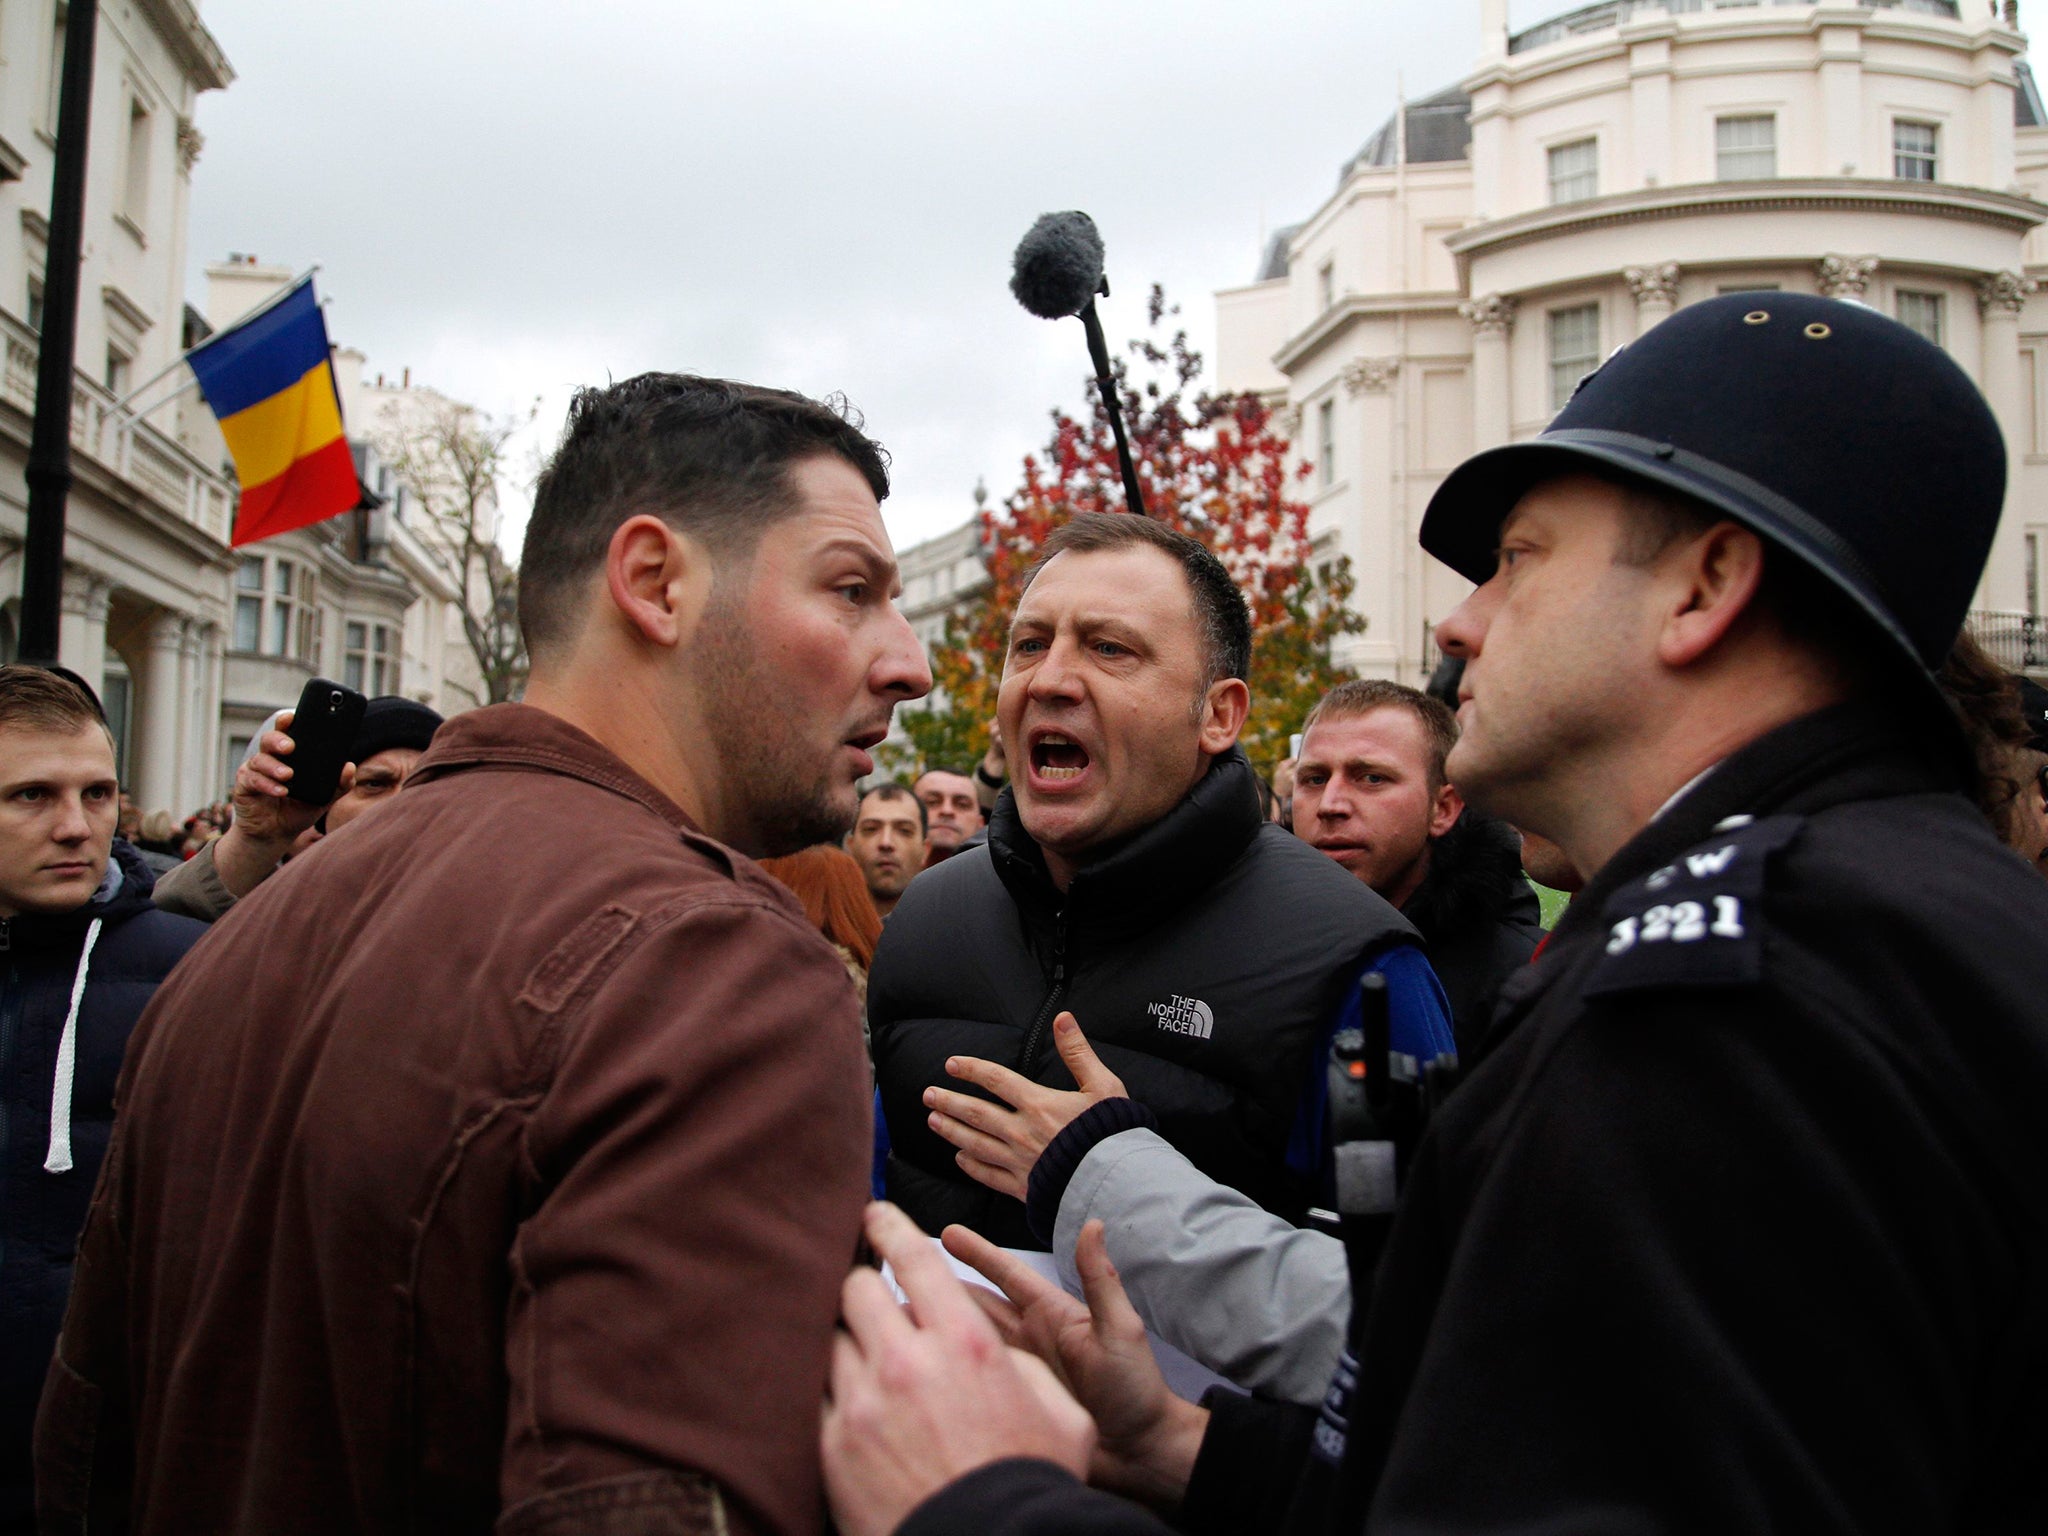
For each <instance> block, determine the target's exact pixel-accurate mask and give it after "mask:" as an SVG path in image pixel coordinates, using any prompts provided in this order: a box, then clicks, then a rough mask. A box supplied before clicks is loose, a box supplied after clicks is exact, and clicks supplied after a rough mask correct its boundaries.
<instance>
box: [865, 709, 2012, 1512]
mask: <svg viewBox="0 0 2048 1536" xmlns="http://www.w3.org/2000/svg"><path fill="white" fill-rule="evenodd" d="M2044 939H2048V885H2044V884H2043V882H2042V881H2041V880H2040V878H2039V877H2038V876H2037V875H2035V874H2033V873H2032V871H2030V870H2029V869H2028V868H2027V867H2026V866H2025V865H2023V864H2022V863H2021V862H2020V861H2019V860H2017V859H2016V858H2015V857H2014V856H2013V855H2012V854H2010V853H2009V852H2007V851H2006V850H2005V849H2004V848H2002V847H2001V846H2000V845H1999V844H1998V843H1997V841H1996V840H1995V839H1994V838H1993V837H1992V835H1991V833H1990V831H1989V829H1988V828H1987V827H1986V825H1985V824H1984V821H1983V819H1982V817H1981V816H1980V815H1978V814H1977V813H1976V812H1975V811H1974V810H1973V809H1972V808H1971V807H1970V805H1969V804H1968V803H1967V802H1966V801H1965V800H1964V799H1963V798H1962V796H1961V795H1960V794H1957V793H1955V792H1954V789H1953V780H1952V778H1951V776H1950V771H1949V770H1947V769H1946V768H1944V767H1943V766H1941V765H1939V764H1937V763H1935V762H1934V761H1931V760H1930V759H1929V758H1927V757H1925V756H1923V755H1922V754H1921V753H1920V752H1919V751H1917V750H1916V749H1915V747H1914V745H1913V744H1912V743H1911V742H1910V741H1909V740H1908V739H1907V737H1906V736H1905V735H1904V733H1903V731H1902V729H1901V727H1900V726H1899V725H1897V724H1896V723H1895V722H1894V721H1893V720H1892V719H1891V718H1890V717H1888V716H1887V715H1885V714H1883V713H1880V712H1878V711H1876V710H1874V709H1871V708H1868V707H1864V706H1851V705H1845V706H1841V707H1838V708H1835V709H1831V710H1827V711H1823V712H1821V713H1819V714H1816V715H1813V716H1809V717H1807V718H1806V719H1803V720H1800V721H1797V722H1794V723H1793V724H1791V725H1788V726H1786V727H1784V728H1782V729H1780V730H1778V731H1776V732H1774V733H1772V734H1771V735H1769V736H1766V737H1765V738H1763V739H1762V740H1760V741H1758V742H1755V743H1752V744H1751V745H1750V746H1749V747H1747V748H1745V749H1743V750H1742V751H1740V752H1738V753H1737V754H1735V755H1734V756H1732V757H1730V758H1729V759H1728V760H1726V761H1725V762H1723V763H1722V764H1721V765H1720V766H1719V767H1718V768H1717V769H1715V770H1714V771H1713V772H1712V773H1711V774H1710V775H1709V776H1708V777H1707V778H1706V779H1704V780H1703V781H1702V782H1701V783H1700V784H1698V785H1697V786H1696V787H1694V788H1693V789H1691V790H1690V791H1689V792H1688V793H1686V794H1685V795H1684V796H1683V797H1682V798H1681V799H1680V800H1679V801H1678V802H1677V803H1676V804H1675V805H1674V806H1672V807H1670V808H1668V809H1667V810H1666V812H1665V813H1664V814H1663V815H1662V816H1661V817H1660V818H1659V819H1657V820H1656V821H1654V822H1652V823H1651V824H1650V826H1648V827H1647V828H1646V829H1644V830H1643V831H1642V832H1641V833H1640V834H1639V835H1638V836H1637V837H1636V838H1635V839H1634V840H1632V841H1631V842H1630V843H1629V844H1628V845H1627V846H1626V847H1625V848H1623V849H1622V850H1621V851H1620V852H1619V853H1618V854H1617V855H1616V856H1615V857H1614V858H1613V859H1612V860H1610V861H1609V863H1608V865H1607V866H1606V867H1605V868H1604V869H1602V870H1601V871H1600V872H1599V874H1598V875H1597V876H1596V877H1595V878H1594V880H1593V881H1592V882H1591V883H1590V884H1589V885H1588V887H1587V888H1586V890H1585V891H1584V892H1582V893H1581V895H1580V896H1579V898H1578V900H1577V901H1576V902H1575V903H1574V904H1573V906H1572V907H1571V909H1570V910H1569V911H1568V913H1567V914H1566V916H1565V917H1564V919H1563V920H1562V921H1561V922H1560V924H1559V926H1558V929H1557V931H1556V935H1555V937H1554V938H1553V940H1552V941H1551V943H1550V945H1549V946H1548V947H1547V948H1546V950H1545V951H1544V953H1543V954H1542V955H1540V956H1539V957H1538V959H1537V961H1536V963H1535V964H1534V965H1533V966H1532V967H1531V968H1530V969H1529V970H1528V971H1527V972H1526V973H1525V974H1524V976H1523V977H1521V978H1518V979H1517V980H1516V981H1514V982H1511V983H1510V984H1509V986H1508V988H1507V990H1506V992H1505V993H1504V995H1503V998H1502V1002H1501V1006H1500V1011H1499V1012H1498V1014H1497V1015H1496V1018H1495V1021H1494V1026H1493V1031H1492V1033H1491V1035H1490V1036H1489V1054H1488V1055H1487V1056H1486V1057H1485V1058H1484V1059H1483V1060H1482V1061H1481V1062H1480V1063H1479V1065H1478V1068H1477V1070H1476V1071H1475V1072H1474V1073H1473V1074H1472V1076H1471V1077H1470V1078H1469V1079H1468V1080H1467V1081H1466V1082H1465V1084H1464V1085H1463V1086H1462V1087H1461V1088H1459V1089H1458V1091H1457V1092H1456V1093H1455V1094H1454V1095H1453V1096H1452V1097H1451V1098H1450V1099H1449V1101H1448V1102H1447V1103H1446V1105H1445V1106H1444V1108H1443V1109H1442V1111H1441V1112H1440V1114H1439V1116H1438V1118H1437V1120H1436V1123H1435V1124H1434V1126H1433V1127H1432V1128H1431V1130H1430V1132H1429V1134H1428V1135H1427V1136H1426V1137H1425V1139H1424V1141H1423V1142H1422V1144H1421V1146H1420V1148H1419V1150H1418V1152H1417V1155H1416V1159H1415V1165H1414V1168H1413V1170H1412V1172H1411V1175H1410V1178H1409V1180H1408V1184H1407V1188H1406V1190H1405V1193H1404V1195H1403V1203H1402V1206H1401V1210H1400V1214H1399V1216H1398V1218H1397V1220H1396V1224H1395V1227H1394V1231H1393V1233H1392V1236H1391V1238H1390V1241H1389V1245H1388V1248H1387V1251H1386V1254H1385V1257H1384V1261H1383V1263H1382V1266H1381V1269H1380V1272H1379V1277H1378V1281H1377V1284H1376V1286H1375V1288H1374V1291H1373V1294H1372V1297H1371V1300H1370V1310H1369V1313H1368V1314H1367V1316H1366V1317H1365V1318H1364V1319H1363V1326H1362V1330H1361V1333H1360V1335H1359V1338H1360V1342H1361V1347H1360V1350H1359V1359H1358V1369H1357V1372H1356V1376H1355V1390H1354V1391H1353V1392H1352V1393H1351V1394H1350V1395H1349V1398H1348V1400H1346V1398H1345V1397H1344V1395H1343V1394H1341V1393H1335V1394H1333V1397H1332V1400H1331V1401H1330V1402H1329V1403H1328V1404H1327V1405H1326V1415H1325V1418H1324V1421H1323V1422H1322V1424H1321V1425H1320V1426H1319V1427H1318V1433H1317V1434H1316V1435H1314V1436H1313V1437H1312V1436H1311V1434H1310V1425H1311V1422H1312V1420H1311V1418H1310V1416H1309V1415H1307V1414H1306V1413H1305V1412H1304V1411H1302V1410H1293V1409H1283V1408H1277V1407H1274V1406H1272V1405H1264V1404H1258V1403H1253V1402H1250V1401H1248V1400H1242V1399H1234V1400H1227V1401H1221V1402H1219V1403H1218V1404H1216V1406H1217V1408H1218V1412H1217V1414H1216V1417H1215V1418H1214V1420H1213V1421H1212V1424H1211V1428H1210V1432H1209V1435H1208V1437H1207V1439H1206V1440H1205V1442H1204V1447H1203V1451H1202V1456H1201V1460H1200V1462H1199V1463H1198V1465H1197V1468H1196V1473H1195V1479H1194V1483H1193V1485H1192V1486H1191V1488H1190V1490H1189V1495H1188V1499H1187V1503H1186V1508H1185V1511H1184V1514H1183V1520H1184V1523H1185V1525H1186V1528H1188V1529H1192V1530H1199V1531H1219V1532H1220V1531H1225V1530H1281V1529H1297V1530H1317V1531H1344V1532H1350V1531H1358V1530H1363V1529H1371V1530H1373V1531H1376V1532H1378V1531H1400V1532H1408V1531H1423V1530H1458V1531H1465V1532H1482V1531H1491V1532H1506V1531H1518V1532H1526V1531H1536V1530H1558V1531H1564V1530H1572V1531H1593V1530H1597V1531H1601V1532H1603V1533H1633V1532H1652V1531H1658V1532H1663V1531H1673V1530H1699V1531H1762V1530H1777V1531H1800V1532H1814V1533H1832V1532H1844V1533H1846V1532H1858V1533H1874V1532H1900V1533H1906V1532H1913V1533H1920V1532H1931V1531H1968V1532H2019V1531H2038V1530H2042V1529H2048V1457H2044V1456H2043V1454H2042V1448H2043V1446H2048V1114H2044V1113H2043V1112H2042V1105H2043V1104H2044V1103H2048V942H2044ZM1340 1375H1341V1373H1340ZM1312 1438H1313V1439H1314V1440H1315V1441H1316V1442H1318V1443H1319V1444H1320V1445H1321V1447H1322V1454H1323V1455H1324V1457H1325V1458H1326V1459H1327V1460H1328V1461H1330V1462H1333V1463H1335V1464H1336V1476H1335V1478H1334V1496H1333V1504H1334V1507H1329V1506H1325V1507H1321V1508H1317V1509H1313V1510H1306V1511H1305V1510H1303V1509H1301V1508H1296V1509H1294V1510H1293V1511H1292V1512H1291V1513H1290V1512H1289V1511H1288V1505H1289V1502H1290V1498H1291V1496H1292V1489H1291V1487H1290V1484H1291V1483H1292V1482H1293V1481H1294V1478H1293V1477H1292V1476H1291V1475H1290V1472H1289V1471H1288V1468H1290V1467H1296V1468H1298V1467H1301V1466H1303V1465H1304V1462H1303V1453H1304V1449H1305V1447H1306V1446H1307V1445H1308V1444H1309V1443H1310V1441H1311V1439H1312ZM1308 1454H1309V1455H1310V1456H1311V1457H1312V1456H1313V1455H1314V1454H1315V1453H1312V1452H1311V1453H1308ZM1095 1497H1096V1496H1093V1495H1087V1494H1084V1493H1083V1492H1082V1491H1081V1490H1080V1489H1078V1488H1077V1487H1065V1488H1062V1487H1059V1486H1057V1483H1056V1479H1055V1478H1054V1477H1053V1475H1052V1472H1051V1469H1050V1468H1048V1467H1046V1466H1045V1465H1044V1464H1042V1463H1024V1462H1010V1463H1005V1464H1002V1465H1001V1466H999V1467H996V1468H990V1469H986V1470H985V1471H983V1472H982V1473H979V1474H976V1476H975V1477H974V1478H971V1479H967V1480H963V1481H962V1482H961V1483H958V1484H955V1485H954V1486H953V1487H952V1488H950V1489H948V1490H945V1491H944V1492H942V1493H941V1494H940V1495H939V1496H938V1497H937V1498H936V1499H934V1500H932V1501H930V1502H929V1503H928V1504H927V1505H926V1506H925V1508H924V1509H923V1510H921V1511H920V1512H919V1516H918V1517H917V1518H914V1519H913V1520H912V1521H911V1522H910V1523H908V1524H907V1525H906V1526H905V1527H904V1531H905V1533H906V1536H922V1533H923V1532H925V1531H926V1530H937V1529H940V1528H941V1527H940V1526H939V1525H936V1524H934V1525H929V1526H925V1525H920V1524H919V1523H918V1522H919V1520H921V1519H939V1520H948V1519H950V1520H953V1521H956V1522H960V1521H962V1520H963V1517H972V1516H976V1515H978V1514H979V1513H980V1512H981V1511H984V1510H985V1511H986V1512H987V1518H983V1519H980V1520H979V1524H978V1526H977V1527H976V1528H978V1529H982V1530H983V1531H984V1532H985V1533H986V1536H1010V1533H1013V1532H1014V1533H1021V1532H1025V1531H1040V1530H1043V1531H1052V1530H1082V1529H1087V1530H1100V1531H1104V1532H1108V1531H1119V1532H1121V1531H1125V1530H1129V1531H1132V1532H1136V1531H1140V1530H1148V1529H1158V1527H1157V1526H1154V1525H1151V1524H1149V1521H1150V1517H1149V1516H1145V1515H1142V1514H1140V1513H1138V1512H1136V1511H1134V1510H1130V1509H1129V1508H1128V1507H1126V1508H1125V1510H1124V1511H1123V1512H1121V1513H1120V1514H1118V1515H1117V1516H1116V1517H1115V1518H1114V1519H1111V1518H1110V1514H1109V1511H1108V1509H1107V1508H1106V1507H1105V1506H1102V1505H1099V1504H1087V1505H1085V1506H1084V1504H1083V1503H1080V1502H1076V1501H1086V1500H1092V1499H1093V1498H1095ZM949 1501H951V1502H949ZM970 1501H972V1502H970ZM1003 1507H1008V1508H1012V1509H1016V1510H1019V1511H1026V1512H1035V1513H1031V1514H1030V1515H1029V1519H1030V1520H1032V1521H1033V1522H1035V1523H1029V1524H1025V1523H1016V1522H1015V1521H1013V1522H1011V1523H1005V1522H1004V1521H1003V1520H1002V1519H1000V1518H997V1517H996V1514H995V1512H996V1511H997V1510H998V1509H1001V1508H1003ZM1084 1508H1085V1511H1086V1514H1087V1516H1088V1518H1087V1519H1086V1520H1084V1519H1083V1511H1084ZM1020 1518H1021V1517H1020ZM955 1528H965V1526H964V1524H963V1525H957V1526H956V1527H955Z"/></svg>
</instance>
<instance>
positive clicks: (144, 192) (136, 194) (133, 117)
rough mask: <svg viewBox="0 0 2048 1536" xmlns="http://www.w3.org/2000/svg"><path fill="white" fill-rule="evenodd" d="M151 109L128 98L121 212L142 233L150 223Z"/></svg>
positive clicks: (132, 98)
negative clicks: (125, 157)
mask: <svg viewBox="0 0 2048 1536" xmlns="http://www.w3.org/2000/svg"><path fill="white" fill-rule="evenodd" d="M149 130H150V120H149V108H147V107H145V106H144V105H143V104H142V103H141V102H140V101H138V100H136V99H135V98H134V97H133V96H131V97H129V98H128V164H127V166H126V167H125V175H124V177H123V180H122V185H121V212H122V213H124V214H126V215H127V216H128V220H129V222H130V223H132V224H133V225H135V227H136V228H137V229H141V228H142V227H143V226H144V225H146V224H147V223H148V222H149V142H150V131H149Z"/></svg>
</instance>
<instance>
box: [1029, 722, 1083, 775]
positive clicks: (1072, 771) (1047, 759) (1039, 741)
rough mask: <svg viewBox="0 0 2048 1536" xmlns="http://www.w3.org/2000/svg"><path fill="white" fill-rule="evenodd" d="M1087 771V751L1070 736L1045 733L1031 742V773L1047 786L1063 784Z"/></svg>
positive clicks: (1056, 732)
mask: <svg viewBox="0 0 2048 1536" xmlns="http://www.w3.org/2000/svg"><path fill="white" fill-rule="evenodd" d="M1087 769H1088V749H1087V748H1085V747H1083V746H1082V745H1081V744H1080V743H1079V742H1078V741H1075V740H1074V739H1073V738H1072V737H1071V736H1063V735H1061V734H1060V733H1059V732H1058V731H1047V732H1046V733H1045V734H1044V735H1042V736H1037V737H1034V738H1033V739H1032V742H1031V771H1032V773H1033V774H1035V775H1036V776H1037V777H1038V778H1040V779H1042V780H1044V781H1045V782H1046V783H1048V784H1064V783H1068V782H1070V781H1072V780H1074V779H1078V778H1079V777H1081V775H1082V774H1083V773H1085V772H1086V771H1087Z"/></svg>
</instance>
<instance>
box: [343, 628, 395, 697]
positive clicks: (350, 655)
mask: <svg viewBox="0 0 2048 1536" xmlns="http://www.w3.org/2000/svg"><path fill="white" fill-rule="evenodd" d="M343 635H344V640H345V644H344V646H343V649H342V657H341V680H342V682H343V683H345V684H347V685H348V686H349V687H351V688H353V689H355V691H356V692H357V693H366V694H368V695H369V696H370V697H371V698H373V699H380V698H383V697H384V696H385V695H387V694H393V693H396V692H398V632H397V631H396V630H394V629H393V628H392V627H391V626H390V625H389V624H368V623H365V622H363V621H362V620H360V619H350V620H349V621H348V624H347V625H346V627H345V628H344V631H343Z"/></svg>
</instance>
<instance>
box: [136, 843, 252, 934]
mask: <svg viewBox="0 0 2048 1536" xmlns="http://www.w3.org/2000/svg"><path fill="white" fill-rule="evenodd" d="M216 841H218V839H216ZM150 900H151V901H153V902H155V903H156V905H157V906H158V907H160V908H161V909H162V910H164V911H166V912H175V913H177V914H178V916H180V917H196V918H198V919H199V921H200V922H202V923H214V922H218V921H220V919H221V918H223V917H225V916H226V915H227V911H228V908H230V907H232V906H233V905H234V904H235V898H234V895H233V893H231V892H230V891H229V890H228V888H227V887H226V886H225V885H223V884H221V880H220V871H219V870H217V869H215V868H214V867H213V844H212V843H208V844H207V845H206V846H205V847H204V848H201V849H200V850H199V851H198V852H197V853H195V854H193V855H192V857H191V858H189V859H187V860H186V861H185V862H184V863H182V864H180V865H179V866H178V867H177V868H176V869H172V870H166V871H165V872H164V873H163V874H161V875H158V876H157V877H156V888H155V889H154V890H153V891H151V892H150Z"/></svg>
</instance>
